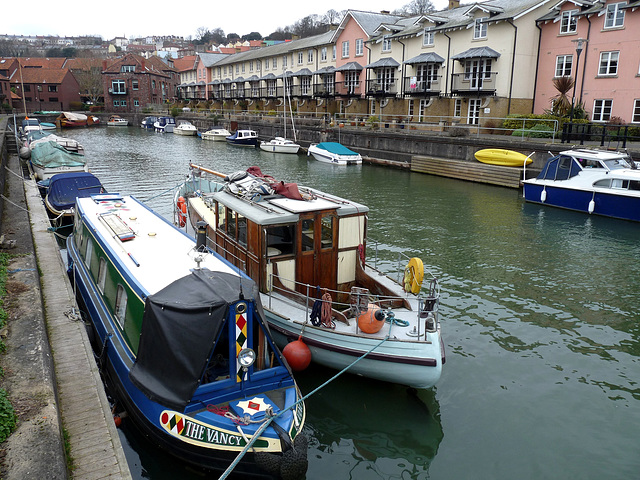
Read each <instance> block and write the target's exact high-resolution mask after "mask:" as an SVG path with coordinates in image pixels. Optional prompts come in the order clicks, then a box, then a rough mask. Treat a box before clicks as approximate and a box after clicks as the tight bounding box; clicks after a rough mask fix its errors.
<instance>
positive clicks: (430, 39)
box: [422, 27, 434, 47]
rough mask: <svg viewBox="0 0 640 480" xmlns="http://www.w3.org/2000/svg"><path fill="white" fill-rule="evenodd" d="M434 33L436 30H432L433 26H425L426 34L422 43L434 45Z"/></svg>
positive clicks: (426, 45) (427, 45) (428, 45)
mask: <svg viewBox="0 0 640 480" xmlns="http://www.w3.org/2000/svg"><path fill="white" fill-rule="evenodd" d="M433 35H434V32H433V30H431V27H427V28H425V29H424V35H423V37H422V45H423V46H425V47H430V46H433Z"/></svg>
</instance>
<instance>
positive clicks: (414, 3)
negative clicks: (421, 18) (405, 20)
mask: <svg viewBox="0 0 640 480" xmlns="http://www.w3.org/2000/svg"><path fill="white" fill-rule="evenodd" d="M435 9H436V7H434V5H433V3H431V0H411V2H410V3H407V4H406V5H404V6H402V7H400V8H399V9H398V10H394V11H393V13H395V14H396V15H408V16H415V15H424V14H427V13H431V12H434V11H435Z"/></svg>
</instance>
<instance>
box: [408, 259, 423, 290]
mask: <svg viewBox="0 0 640 480" xmlns="http://www.w3.org/2000/svg"><path fill="white" fill-rule="evenodd" d="M423 278H424V265H423V264H422V260H420V259H419V258H418V257H413V258H411V259H410V260H409V263H407V266H406V267H405V269H404V291H405V292H409V293H419V292H420V289H421V288H422V279H423Z"/></svg>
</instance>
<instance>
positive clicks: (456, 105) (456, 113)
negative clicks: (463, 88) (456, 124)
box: [453, 98, 462, 118]
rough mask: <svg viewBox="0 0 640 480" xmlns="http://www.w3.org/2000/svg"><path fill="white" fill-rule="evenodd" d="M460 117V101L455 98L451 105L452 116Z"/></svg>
mask: <svg viewBox="0 0 640 480" xmlns="http://www.w3.org/2000/svg"><path fill="white" fill-rule="evenodd" d="M461 115H462V99H461V98H456V102H455V103H454V104H453V116H454V117H458V118H459V117H460V116H461Z"/></svg>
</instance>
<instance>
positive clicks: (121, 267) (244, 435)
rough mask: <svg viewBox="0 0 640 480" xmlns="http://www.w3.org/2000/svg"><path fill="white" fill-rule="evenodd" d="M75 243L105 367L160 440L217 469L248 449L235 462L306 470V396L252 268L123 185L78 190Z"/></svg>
mask: <svg viewBox="0 0 640 480" xmlns="http://www.w3.org/2000/svg"><path fill="white" fill-rule="evenodd" d="M67 252H68V254H67V255H68V265H69V275H70V276H71V278H72V281H73V282H74V283H73V284H74V285H76V288H77V293H78V296H79V303H80V304H81V305H83V307H82V308H83V311H84V314H85V315H86V317H88V320H89V324H90V325H91V335H92V337H93V340H94V344H95V348H96V350H97V358H98V359H99V360H98V362H99V368H100V370H101V372H102V373H103V375H104V376H105V378H106V379H107V383H108V385H109V386H110V387H111V389H112V390H111V391H112V393H113V395H114V397H115V399H116V401H117V402H118V409H124V410H126V412H127V414H128V418H132V419H133V421H134V423H135V425H136V426H137V427H138V428H140V430H141V431H142V432H143V433H144V434H145V435H146V436H147V437H148V438H149V439H150V440H151V442H152V443H154V444H156V445H157V446H159V447H161V448H164V449H165V450H166V451H167V452H168V453H170V454H172V455H174V456H176V457H178V458H179V459H182V460H184V461H187V462H190V463H192V464H194V465H198V466H201V467H205V468H209V469H215V470H220V469H224V468H227V467H228V466H229V465H231V464H232V462H234V461H235V460H236V458H237V457H239V455H240V454H242V452H243V451H247V453H246V454H244V456H242V458H241V459H240V460H239V463H238V464H237V466H235V469H234V470H233V472H234V473H237V474H240V475H244V476H254V475H257V476H260V475H266V476H272V477H276V478H277V477H282V478H302V477H304V474H305V472H306V468H307V458H306V438H305V436H304V435H303V434H302V433H301V431H302V428H303V426H304V422H305V406H304V403H303V401H302V396H301V394H300V391H299V389H298V387H297V385H296V383H295V381H294V379H293V377H292V374H291V369H290V367H289V365H288V364H287V362H286V360H285V359H284V357H283V356H282V354H281V352H280V350H279V349H278V348H277V346H276V345H275V343H274V341H273V339H272V336H271V332H270V329H269V327H268V326H267V324H266V322H265V318H264V312H263V307H262V304H261V300H260V296H259V293H258V291H257V287H256V285H255V283H254V282H253V281H252V280H251V279H250V278H248V277H247V276H246V275H244V274H243V273H241V272H239V271H238V269H237V268H235V267H234V266H233V265H231V264H230V263H229V262H227V261H225V260H224V259H223V258H221V257H220V256H219V255H217V254H213V253H211V252H209V251H207V250H206V248H204V246H203V242H202V241H200V242H198V243H197V242H196V241H194V239H193V238H192V237H189V236H187V235H186V234H185V233H184V232H181V231H179V230H178V229H177V228H175V227H174V226H173V225H172V224H171V223H170V222H168V221H166V220H165V219H164V218H162V217H161V216H160V215H158V214H156V213H155V212H153V211H152V210H150V209H149V208H147V207H146V206H145V205H144V204H142V203H141V202H139V201H138V200H136V199H135V198H133V197H130V196H121V195H118V194H104V195H93V196H91V197H87V198H79V199H78V200H77V203H76V213H75V221H74V230H73V233H72V234H71V235H69V237H68V239H67ZM251 442H253V444H252V445H251V448H250V449H249V444H250V443H251Z"/></svg>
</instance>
